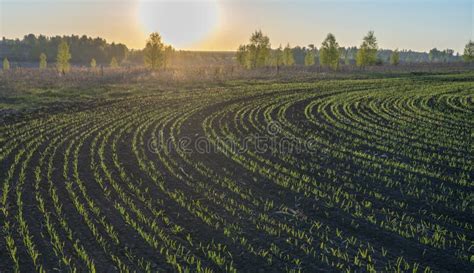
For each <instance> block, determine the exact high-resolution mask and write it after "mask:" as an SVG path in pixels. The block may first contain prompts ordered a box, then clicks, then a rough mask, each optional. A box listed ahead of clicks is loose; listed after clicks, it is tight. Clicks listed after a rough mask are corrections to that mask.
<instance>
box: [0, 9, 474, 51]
mask: <svg viewBox="0 0 474 273" xmlns="http://www.w3.org/2000/svg"><path fill="white" fill-rule="evenodd" d="M150 1H154V2H160V1H161V2H163V1H167V2H172V0H118V1H117V0H115V1H114V0H96V1H94V0H85V1H79V0H29V1H27V0H0V3H1V4H0V16H1V26H0V35H1V36H5V37H7V38H17V37H22V36H23V35H25V34H28V33H34V34H40V33H42V34H46V35H63V34H79V35H82V34H86V35H90V36H101V37H104V38H106V39H107V40H109V41H115V42H122V43H125V44H127V45H128V46H129V47H132V48H141V47H143V46H144V43H145V39H146V37H147V35H148V33H149V32H150V31H158V32H163V33H166V35H165V36H164V39H165V41H166V40H168V41H182V43H180V44H178V45H175V46H176V47H178V48H182V49H196V50H234V49H236V48H237V46H238V45H239V44H241V43H245V42H247V40H248V37H249V35H250V33H251V32H252V31H254V30H255V29H261V30H262V31H263V32H264V33H266V34H267V35H268V36H269V37H270V40H271V42H272V46H273V47H277V46H278V45H279V44H282V45H285V44H286V43H290V44H291V45H302V46H305V45H308V44H315V45H316V46H319V45H320V44H321V42H322V40H323V39H324V37H325V36H326V34H327V33H328V32H331V33H333V34H335V36H336V38H337V40H338V42H339V44H340V45H341V46H353V45H355V46H358V45H359V44H360V41H361V39H362V37H363V36H364V35H365V34H366V33H367V31H369V30H374V31H375V34H376V37H377V38H378V42H379V45H380V47H382V48H399V49H413V50H418V51H427V50H429V49H431V48H433V47H437V48H439V49H445V48H452V49H454V50H455V51H462V49H463V47H464V45H465V44H466V43H467V41H468V40H469V39H473V29H474V21H473V14H474V4H473V2H474V0H452V1H447V0H435V1H421V0H414V1H408V0H398V1H393V0H392V1H390V0H379V1H374V0H365V1H355V0H335V1H323V0H316V1H310V0H293V1H290V0H279V1H270V0H256V1H255V0H254V1H250V0H246V1H238V0H186V1H188V2H192V4H190V5H189V10H187V11H186V12H184V14H187V15H186V16H182V15H180V14H178V13H177V11H176V10H177V9H170V10H169V12H168V10H166V11H163V10H159V11H158V10H157V9H164V7H165V6H167V7H168V6H170V5H160V4H157V5H150V6H147V5H148V4H149V3H150ZM173 1H181V2H185V3H186V1H184V0H173ZM195 2H198V3H201V4H202V6H203V9H206V10H208V12H203V9H200V10H198V9H197V8H196V6H199V5H196V4H195ZM143 6H145V7H148V8H145V9H148V12H147V14H144V13H143V12H140V9H141V8H140V7H143ZM182 6H186V5H183V3H181V4H180V7H182ZM214 6H215V7H217V8H213V7H214ZM150 9H151V10H152V12H150ZM180 9H181V10H182V8H180ZM142 10H143V8H142ZM154 10H157V12H156V14H166V15H167V16H168V17H166V18H165V19H166V20H164V21H165V23H163V18H162V17H161V19H162V20H161V21H160V20H157V19H156V18H155V17H154V16H153V14H155V13H154V12H153V11H154ZM193 13H197V14H203V13H204V14H206V18H202V17H201V18H202V19H203V20H198V21H196V20H194V21H190V19H189V18H191V17H193V16H190V15H191V14H193ZM144 17H147V18H144ZM194 17H196V16H194ZM209 17H213V19H212V20H211V19H209ZM214 17H215V18H214ZM155 19H156V21H154V20H155ZM204 19H206V20H204ZM207 19H209V20H207ZM201 21H206V24H204V23H202V24H201ZM167 22H169V23H167ZM178 26H179V27H178ZM160 30H161V31H160ZM186 32H188V34H186ZM190 33H201V34H200V36H199V37H195V36H196V35H190ZM188 36H189V37H191V36H192V37H193V39H188V38H187V37H188ZM186 39H188V40H186Z"/></svg>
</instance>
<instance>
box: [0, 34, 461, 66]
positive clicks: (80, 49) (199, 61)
mask: <svg viewBox="0 0 474 273" xmlns="http://www.w3.org/2000/svg"><path fill="white" fill-rule="evenodd" d="M62 40H66V42H67V43H68V45H69V47H70V52H71V55H72V58H71V63H72V64H75V65H84V66H88V65H89V63H90V62H91V59H93V58H94V59H95V60H96V61H97V64H100V65H108V64H109V63H110V61H111V60H112V58H115V59H116V60H117V61H118V62H119V63H120V64H121V65H138V64H143V51H142V50H132V49H129V48H127V46H126V45H124V44H120V43H119V44H116V43H108V42H107V41H106V40H105V39H102V38H92V37H88V36H85V35H83V36H78V35H71V36H54V37H47V36H44V35H39V36H36V35H34V34H28V35H25V36H24V37H23V39H21V40H20V39H6V38H5V37H3V39H2V40H1V41H0V59H4V58H8V60H9V61H10V62H12V63H25V64H27V63H38V62H39V56H40V54H41V53H44V54H46V56H47V59H48V62H49V63H53V62H55V60H56V55H57V51H58V45H59V43H60V42H61V41H62ZM308 50H313V51H314V52H315V59H316V63H318V57H319V54H318V49H317V48H316V47H314V46H313V45H309V46H308V47H301V46H296V47H293V48H292V53H293V56H294V60H295V64H296V65H304V63H305V61H304V60H305V56H306V53H307V51H308ZM339 50H340V52H341V54H340V56H341V60H340V62H341V63H345V64H354V63H355V56H356V54H357V47H347V48H346V47H342V48H340V49H339ZM392 52H393V51H392V50H389V49H379V50H378V52H377V60H378V63H379V64H383V63H388V62H389V59H390V56H391V54H392ZM457 61H462V57H461V56H460V55H459V54H454V50H451V49H445V50H438V49H436V48H434V49H432V50H430V52H415V51H411V50H400V63H424V62H457ZM171 63H172V64H174V65H229V64H234V63H235V52H194V51H175V52H174V54H173V56H172V57H171Z"/></svg>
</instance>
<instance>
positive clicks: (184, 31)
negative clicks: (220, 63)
mask: <svg viewBox="0 0 474 273" xmlns="http://www.w3.org/2000/svg"><path fill="white" fill-rule="evenodd" d="M218 10H219V9H218V4H217V0H140V2H139V8H138V12H139V14H138V16H139V18H140V22H141V24H142V26H143V28H144V30H145V31H146V32H159V33H160V34H161V36H162V37H163V40H164V41H165V43H168V44H171V45H173V46H174V47H176V48H178V49H180V48H191V47H192V46H193V45H195V44H197V43H199V42H201V41H203V40H204V39H205V38H206V37H207V36H208V35H210V34H211V33H212V31H213V30H214V29H215V28H216V27H217V24H218V19H219V12H218Z"/></svg>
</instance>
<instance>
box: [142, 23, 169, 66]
mask: <svg viewBox="0 0 474 273" xmlns="http://www.w3.org/2000/svg"><path fill="white" fill-rule="evenodd" d="M164 48H165V45H164V44H163V42H162V41H161V36H160V34H158V32H153V33H151V34H150V37H149V38H148V40H147V42H146V46H145V49H144V56H145V65H146V66H148V67H149V68H151V69H152V70H156V69H159V68H161V67H162V66H163V65H164V62H165V54H164Z"/></svg>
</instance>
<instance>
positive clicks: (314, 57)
mask: <svg viewBox="0 0 474 273" xmlns="http://www.w3.org/2000/svg"><path fill="white" fill-rule="evenodd" d="M471 48H472V42H469V43H468V44H467V45H466V49H465V52H464V55H463V56H461V55H460V54H459V53H456V54H455V53H454V50H452V49H445V50H438V49H437V48H433V49H431V50H430V51H429V52H416V51H412V50H401V51H399V50H398V49H395V50H391V49H380V48H379V47H378V45H377V40H376V38H375V36H374V33H373V31H369V33H368V34H367V35H366V36H365V37H364V38H363V40H362V44H361V45H360V46H359V47H355V46H353V47H341V46H339V44H338V43H337V41H336V38H335V36H334V35H333V34H331V33H329V34H328V35H327V37H326V39H325V40H324V41H323V42H322V44H321V46H320V47H319V48H318V47H316V46H315V45H314V44H311V45H309V46H308V47H300V46H296V47H293V48H292V47H291V46H290V45H289V44H287V45H286V46H285V47H284V48H282V46H281V45H280V46H279V47H278V48H271V43H270V39H269V37H268V36H266V35H264V34H263V33H262V31H255V32H254V33H253V34H252V35H251V37H250V39H249V43H248V44H244V45H240V46H239V48H238V49H237V54H236V59H237V62H238V63H239V64H241V65H242V66H244V67H246V68H249V69H251V68H256V67H262V66H275V67H280V66H292V65H306V66H311V65H315V64H319V65H322V66H330V67H332V68H334V69H337V68H338V67H339V66H340V65H342V64H345V65H357V66H361V67H364V66H367V65H383V64H393V65H398V64H399V63H427V62H433V63H448V62H460V61H463V59H464V60H466V61H468V60H470V58H472V53H469V52H471V51H472V49H471Z"/></svg>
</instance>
